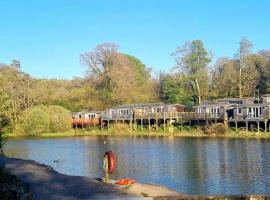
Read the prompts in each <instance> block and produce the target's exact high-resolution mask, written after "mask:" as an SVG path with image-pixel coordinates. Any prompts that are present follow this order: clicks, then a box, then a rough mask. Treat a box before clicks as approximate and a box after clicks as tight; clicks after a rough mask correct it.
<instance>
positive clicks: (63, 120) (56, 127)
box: [48, 106, 71, 132]
mask: <svg viewBox="0 0 270 200" xmlns="http://www.w3.org/2000/svg"><path fill="white" fill-rule="evenodd" d="M48 114H49V118H50V132H62V131H67V130H70V129H71V122H70V119H71V115H70V111H69V110H67V109H66V108H63V107H61V106H49V107H48Z"/></svg>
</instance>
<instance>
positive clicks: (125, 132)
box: [4, 129, 270, 139]
mask: <svg viewBox="0 0 270 200" xmlns="http://www.w3.org/2000/svg"><path fill="white" fill-rule="evenodd" d="M73 136H149V137H152V136H160V137H172V136H173V137H205V138H262V139H263V138H265V139H270V133H269V132H263V131H260V132H256V131H254V132H252V131H244V130H238V131H235V130H233V129H229V130H227V131H226V133H225V134H207V133H205V132H203V131H202V130H196V129H191V130H183V131H179V130H176V131H162V130H158V131H148V130H136V131H134V130H133V131H131V130H130V129H121V130H115V129H113V130H109V131H108V130H103V131H100V130H98V129H95V130H81V129H79V130H76V131H75V130H70V131H65V132H55V133H49V132H48V133H40V134H37V135H27V134H14V133H9V134H5V135H4V137H5V138H19V137H44V138H56V137H73Z"/></svg>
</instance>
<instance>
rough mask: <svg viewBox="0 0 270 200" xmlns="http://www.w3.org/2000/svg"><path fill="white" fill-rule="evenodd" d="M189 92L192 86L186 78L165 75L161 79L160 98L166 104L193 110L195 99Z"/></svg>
mask: <svg viewBox="0 0 270 200" xmlns="http://www.w3.org/2000/svg"><path fill="white" fill-rule="evenodd" d="M189 90H190V84H189V83H188V81H187V79H186V77H185V76H181V75H180V76H179V75H178V76H177V75H165V76H162V77H161V80H160V98H161V100H162V101H164V102H165V103H179V104H182V105H185V106H186V107H187V108H188V109H189V110H191V108H192V106H194V98H193V95H192V94H190V92H189Z"/></svg>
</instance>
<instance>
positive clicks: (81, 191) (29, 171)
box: [0, 155, 182, 200]
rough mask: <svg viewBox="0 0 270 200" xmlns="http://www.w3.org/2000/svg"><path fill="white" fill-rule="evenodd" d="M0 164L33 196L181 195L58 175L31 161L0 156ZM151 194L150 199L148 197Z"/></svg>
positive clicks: (42, 198)
mask: <svg viewBox="0 0 270 200" xmlns="http://www.w3.org/2000/svg"><path fill="white" fill-rule="evenodd" d="M0 166H4V167H5V168H6V169H7V170H8V172H9V173H10V174H11V175H13V176H15V177H17V178H18V179H19V180H21V181H22V182H23V183H26V184H28V185H29V193H30V195H31V196H32V197H33V199H40V200H51V199H55V200H56V199H57V200H58V199H72V200H73V199H74V200H75V199H93V200H103V199H104V200H105V199H153V198H154V197H160V196H182V194H181V193H178V192H176V191H173V190H171V189H168V188H166V187H164V186H160V185H153V184H142V183H134V184H132V185H129V186H127V185H124V186H122V185H116V184H104V183H103V182H100V181H98V180H97V179H96V178H89V177H85V176H72V175H66V174H61V173H59V172H57V171H55V170H54V169H53V168H52V167H51V166H48V165H45V164H40V163H38V162H36V161H33V160H24V159H18V158H10V157H5V156H1V155H0ZM151 197H152V198H151Z"/></svg>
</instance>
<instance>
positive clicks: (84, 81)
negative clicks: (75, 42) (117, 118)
mask: <svg viewBox="0 0 270 200" xmlns="http://www.w3.org/2000/svg"><path fill="white" fill-rule="evenodd" d="M252 47H253V45H252V43H251V41H249V40H248V39H247V38H242V39H241V41H240V42H239V49H238V50H236V55H235V57H233V58H228V57H222V58H218V59H216V61H215V63H213V62H214V60H213V58H212V56H211V53H210V52H209V50H208V49H207V48H206V47H205V46H204V44H203V42H202V41H201V40H193V41H190V42H186V43H185V44H183V45H181V46H179V47H178V48H176V50H175V52H174V53H172V59H175V66H174V67H172V69H171V70H170V72H168V73H161V74H160V75H159V76H158V78H156V77H153V76H152V75H151V70H150V69H149V68H148V67H147V66H146V65H145V64H144V63H143V62H142V61H141V60H140V59H138V58H136V57H134V56H132V55H128V54H126V53H123V52H119V48H118V45H116V44H113V43H104V44H101V45H98V46H97V47H96V48H95V49H93V50H91V51H88V52H85V53H82V54H81V55H80V60H81V64H82V65H83V66H85V67H86V68H87V72H86V73H85V76H84V77H81V78H73V79H72V80H62V79H37V78H35V77H32V76H31V75H29V74H27V73H25V72H23V71H22V69H21V65H20V62H19V61H17V60H14V61H12V63H11V64H0V123H1V124H0V130H1V132H15V131H18V132H21V131H23V132H27V133H29V134H32V131H33V130H34V129H33V123H34V124H39V126H38V127H35V128H37V130H35V132H46V131H51V132H56V131H64V130H67V129H69V128H70V127H69V125H68V124H66V123H65V120H67V118H68V115H69V113H70V112H71V111H80V110H82V109H88V110H104V109H106V108H109V107H113V106H116V105H119V104H130V103H143V102H144V103H149V102H160V101H162V102H165V103H180V104H183V105H185V106H187V107H188V108H189V109H191V108H192V106H194V105H196V104H199V103H200V102H202V101H204V100H207V99H215V98H221V97H247V96H254V95H255V93H258V92H259V93H260V94H265V93H270V51H268V50H260V51H258V52H253V51H252ZM168 67H169V66H168ZM55 113H59V116H55ZM30 119H32V120H30ZM52 119H53V120H52ZM35 120H36V121H35ZM30 121H31V122H30ZM55 121H57V123H55ZM59 124H62V125H63V126H61V127H65V128H64V130H63V129H62V128H61V127H59Z"/></svg>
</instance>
